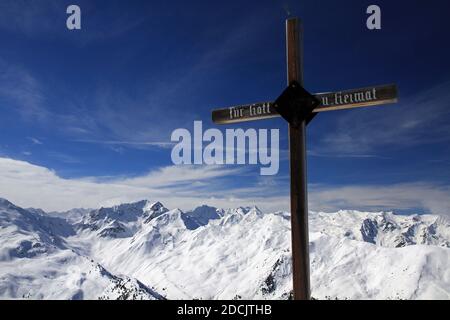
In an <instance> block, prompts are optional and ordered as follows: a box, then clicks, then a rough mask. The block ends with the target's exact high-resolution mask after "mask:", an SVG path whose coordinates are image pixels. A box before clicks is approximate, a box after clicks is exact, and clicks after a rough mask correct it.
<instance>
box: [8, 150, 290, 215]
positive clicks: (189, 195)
mask: <svg viewBox="0 0 450 320" xmlns="http://www.w3.org/2000/svg"><path fill="white" fill-rule="evenodd" d="M243 170H244V169H242V168H237V167H232V168H229V167H220V166H179V167H176V166H171V167H164V168H161V169H159V170H155V171H152V172H150V173H148V174H146V175H144V176H140V177H134V178H127V177H116V178H92V177H88V178H82V179H64V178H61V177H59V176H58V175H57V174H56V173H55V172H53V171H52V170H49V169H47V168H44V167H40V166H36V165H33V164H30V163H28V162H24V161H18V160H13V159H8V158H0V177H1V183H0V197H3V198H6V199H8V200H10V201H12V202H13V203H16V204H17V205H19V206H23V207H37V208H42V209H44V210H56V211H62V210H68V209H71V208H79V207H86V208H87V207H89V208H96V207H100V206H108V205H113V204H119V203H123V202H129V201H137V200H141V199H149V200H155V201H156V200H158V201H161V202H163V203H165V204H166V205H167V206H168V207H171V208H174V207H179V208H182V209H185V210H186V209H192V208H193V207H195V206H197V205H201V204H209V205H214V206H218V207H237V206H244V205H245V206H246V205H261V206H262V207H263V208H265V209H267V210H275V209H277V208H279V204H280V202H279V201H283V199H279V200H278V204H277V203H275V202H273V201H271V200H272V199H267V198H266V197H265V195H264V194H261V196H260V197H254V198H252V200H250V199H249V198H248V197H247V196H245V195H244V196H240V195H239V192H237V193H236V192H234V191H233V189H231V190H230V189H228V191H227V188H226V186H225V185H224V184H223V183H222V182H223V181H222V180H221V179H222V178H225V177H227V176H228V177H229V176H239V174H240V173H242V171H243Z"/></svg>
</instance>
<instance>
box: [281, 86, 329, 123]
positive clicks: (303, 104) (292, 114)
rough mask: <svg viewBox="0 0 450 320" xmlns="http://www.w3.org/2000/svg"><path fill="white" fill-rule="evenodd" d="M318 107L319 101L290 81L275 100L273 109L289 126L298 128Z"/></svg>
mask: <svg viewBox="0 0 450 320" xmlns="http://www.w3.org/2000/svg"><path fill="white" fill-rule="evenodd" d="M319 105H320V101H319V99H317V98H316V97H315V96H313V95H312V94H310V93H309V92H308V91H306V90H305V89H304V88H303V87H302V86H301V85H300V84H299V83H298V82H297V81H292V82H291V83H290V84H289V86H288V87H287V88H286V90H284V91H283V93H282V94H281V95H280V96H279V97H278V98H277V100H275V102H274V104H273V107H274V108H275V110H276V111H277V112H278V113H279V114H280V115H281V116H282V117H283V118H284V119H285V120H286V121H287V122H289V124H290V125H291V126H294V127H298V126H299V125H300V123H301V122H302V121H305V120H307V119H308V117H311V115H312V112H313V110H314V109H315V108H316V107H317V106H319Z"/></svg>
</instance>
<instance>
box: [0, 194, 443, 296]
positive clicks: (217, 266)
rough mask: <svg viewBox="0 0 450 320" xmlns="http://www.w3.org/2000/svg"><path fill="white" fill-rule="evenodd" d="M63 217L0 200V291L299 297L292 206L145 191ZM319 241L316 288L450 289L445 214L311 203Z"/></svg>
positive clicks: (410, 292) (322, 291)
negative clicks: (184, 205) (194, 199)
mask: <svg viewBox="0 0 450 320" xmlns="http://www.w3.org/2000/svg"><path fill="white" fill-rule="evenodd" d="M61 216H63V217H65V218H64V219H63V218H58V216H57V215H56V214H54V213H52V214H51V217H50V216H49V215H46V214H45V213H43V212H41V211H39V210H36V209H33V210H31V209H28V210H23V209H20V208H17V207H15V206H14V205H12V204H10V203H8V202H7V201H5V200H2V201H0V239H1V240H2V241H1V244H0V297H8V298H21V297H32V298H59V299H70V298H84V299H98V298H110V299H115V298H143V299H147V298H162V297H167V298H168V299H175V298H178V299H192V298H201V299H233V298H235V299H239V298H242V299H256V298H259V299H287V298H288V297H289V295H290V292H291V286H292V285H291V276H292V275H291V272H292V271H291V258H290V222H289V219H290V218H289V214H287V213H283V212H277V213H269V214H263V213H262V212H261V211H260V210H259V209H258V208H256V207H253V208H236V209H216V208H212V207H208V206H202V207H198V208H196V209H194V210H192V211H188V212H182V211H181V210H179V209H174V210H169V209H167V208H165V207H164V206H163V205H162V204H161V203H159V202H150V201H140V202H136V203H131V204H122V205H120V206H115V207H112V208H101V209H97V210H90V211H83V210H77V211H76V212H72V213H65V214H63V215H61ZM310 251H311V273H312V295H313V297H315V298H318V299H335V298H339V299H367V298H369V299H436V298H439V299H450V223H449V221H448V220H447V219H444V218H443V217H439V216H431V215H421V216H419V215H414V216H399V215H395V214H393V213H384V212H378V213H368V212H358V211H339V212H337V213H320V212H311V213H310ZM88 257H89V258H88ZM24 262H25V263H24ZM106 270H108V271H106ZM144 284H145V285H144ZM118 288H119V291H117V290H118ZM150 288H151V289H150Z"/></svg>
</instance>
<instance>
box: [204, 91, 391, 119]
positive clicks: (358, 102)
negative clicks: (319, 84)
mask: <svg viewBox="0 0 450 320" xmlns="http://www.w3.org/2000/svg"><path fill="white" fill-rule="evenodd" d="M314 96H315V97H316V98H317V99H319V100H320V101H321V104H320V105H319V106H317V107H316V108H315V109H314V113H317V112H325V111H333V110H342V109H350V108H359V107H368V106H377V105H383V104H389V103H395V102H397V86H396V85H395V84H389V85H381V86H373V87H365V88H360V89H350V90H343V91H336V92H326V93H317V94H314ZM279 116H280V115H279V114H278V112H277V110H276V108H275V107H274V105H273V102H260V103H253V104H247V105H240V106H233V107H228V108H223V109H218V110H214V111H213V112H212V120H213V122H214V123H216V124H228V123H240V122H245V121H253V120H263V119H270V118H275V117H279ZM312 118H313V116H311V117H310V118H308V119H307V122H309V121H311V119H312Z"/></svg>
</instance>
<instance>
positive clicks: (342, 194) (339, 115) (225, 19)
mask: <svg viewBox="0 0 450 320" xmlns="http://www.w3.org/2000/svg"><path fill="white" fill-rule="evenodd" d="M374 3H375V2H372V1H339V2H337V1H331V0H320V1H312V0H311V1H246V2H245V3H243V2H242V1H227V2H216V1H189V2H186V1H170V2H164V3H163V2H156V1H137V0H135V1H114V0H108V1H94V0H91V1H81V0H80V1H62V0H58V1H56V0H55V1H50V0H40V1H24V0H14V1H13V0H2V1H1V4H0V42H1V44H2V45H1V48H0V115H1V117H0V179H1V180H0V197H4V198H8V199H9V200H11V201H14V202H16V203H18V204H19V205H23V206H38V207H42V208H45V209H49V210H63V209H69V208H71V207H82V206H83V207H85V206H92V207H94V206H98V205H107V204H112V203H117V202H121V201H131V200H137V199H139V198H143V197H145V198H150V199H155V200H162V201H165V202H166V205H167V206H168V207H175V206H179V207H183V208H188V207H191V206H194V205H197V204H201V203H208V204H212V205H218V206H231V207H232V206H237V205H244V204H248V205H252V204H256V205H259V206H261V207H263V208H265V209H266V210H274V209H276V208H280V209H288V182H289V180H288V162H287V161H286V157H282V159H283V161H282V163H281V169H280V172H279V174H278V175H277V176H274V177H261V176H259V167H253V166H244V167H237V166H225V167H189V166H185V167H182V168H180V167H173V166H172V163H171V160H170V151H171V149H170V146H169V147H168V146H167V143H168V142H170V134H171V132H172V131H173V130H174V129H176V128H180V127H183V128H189V129H190V128H192V127H193V121H195V120H203V122H204V126H205V127H213V126H214V125H213V124H212V123H211V121H210V117H211V116H210V113H211V110H212V109H214V108H218V107H225V106H229V105H235V104H242V103H250V102H255V101H266V100H267V101H270V100H273V99H274V98H276V97H277V96H278V95H279V94H280V92H281V91H282V90H283V89H284V87H285V85H286V72H285V68H286V67H285V48H284V47H285V43H284V37H285V35H284V20H285V19H286V17H287V15H286V10H285V8H288V10H289V11H290V12H291V13H292V14H293V15H296V16H300V17H301V18H302V19H303V22H304V29H305V43H304V45H305V66H304V75H305V87H306V88H307V89H308V90H309V91H311V92H324V91H335V90H340V89H349V88H358V87H363V86H370V85H377V84H384V83H396V84H397V85H398V87H399V90H400V97H399V98H400V101H399V103H398V104H396V105H388V106H381V107H376V108H365V109H353V110H346V111H336V112H330V113H326V114H320V115H319V116H317V117H316V118H315V120H314V121H313V123H312V124H311V125H310V126H309V128H308V165H309V171H308V175H309V176H308V179H309V183H310V207H311V209H313V210H329V211H331V210H337V209H364V210H365V209H370V210H396V211H399V212H433V213H441V214H449V212H450V200H449V199H450V124H449V123H450V105H449V104H450V90H449V89H450V60H449V59H448V57H449V56H450V45H449V44H448V41H447V39H448V38H449V33H450V32H449V28H448V25H447V24H448V18H447V17H448V13H449V12H450V4H448V2H446V1H434V2H433V3H432V5H430V3H427V2H423V1H408V2H406V1H402V2H400V1H396V2H395V3H394V2H393V1H377V2H376V4H378V5H379V6H380V7H381V10H382V30H377V31H369V30H368V29H367V28H366V26H365V22H366V18H367V14H366V13H365V11H366V8H367V7H368V5H370V4H374ZM70 4H77V5H79V6H80V7H81V10H82V30H79V31H69V30H67V28H66V18H67V15H66V13H65V11H66V8H67V6H68V5H70ZM238 126H239V127H243V128H250V127H254V128H279V129H280V130H281V131H280V133H281V147H282V149H283V150H284V151H286V150H287V136H286V132H287V126H286V124H285V123H284V122H283V120H282V119H273V120H266V121H259V122H252V123H247V124H244V125H233V126H227V127H220V129H223V130H224V129H225V128H235V127H238ZM284 154H285V152H284ZM2 180H3V181H2Z"/></svg>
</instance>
